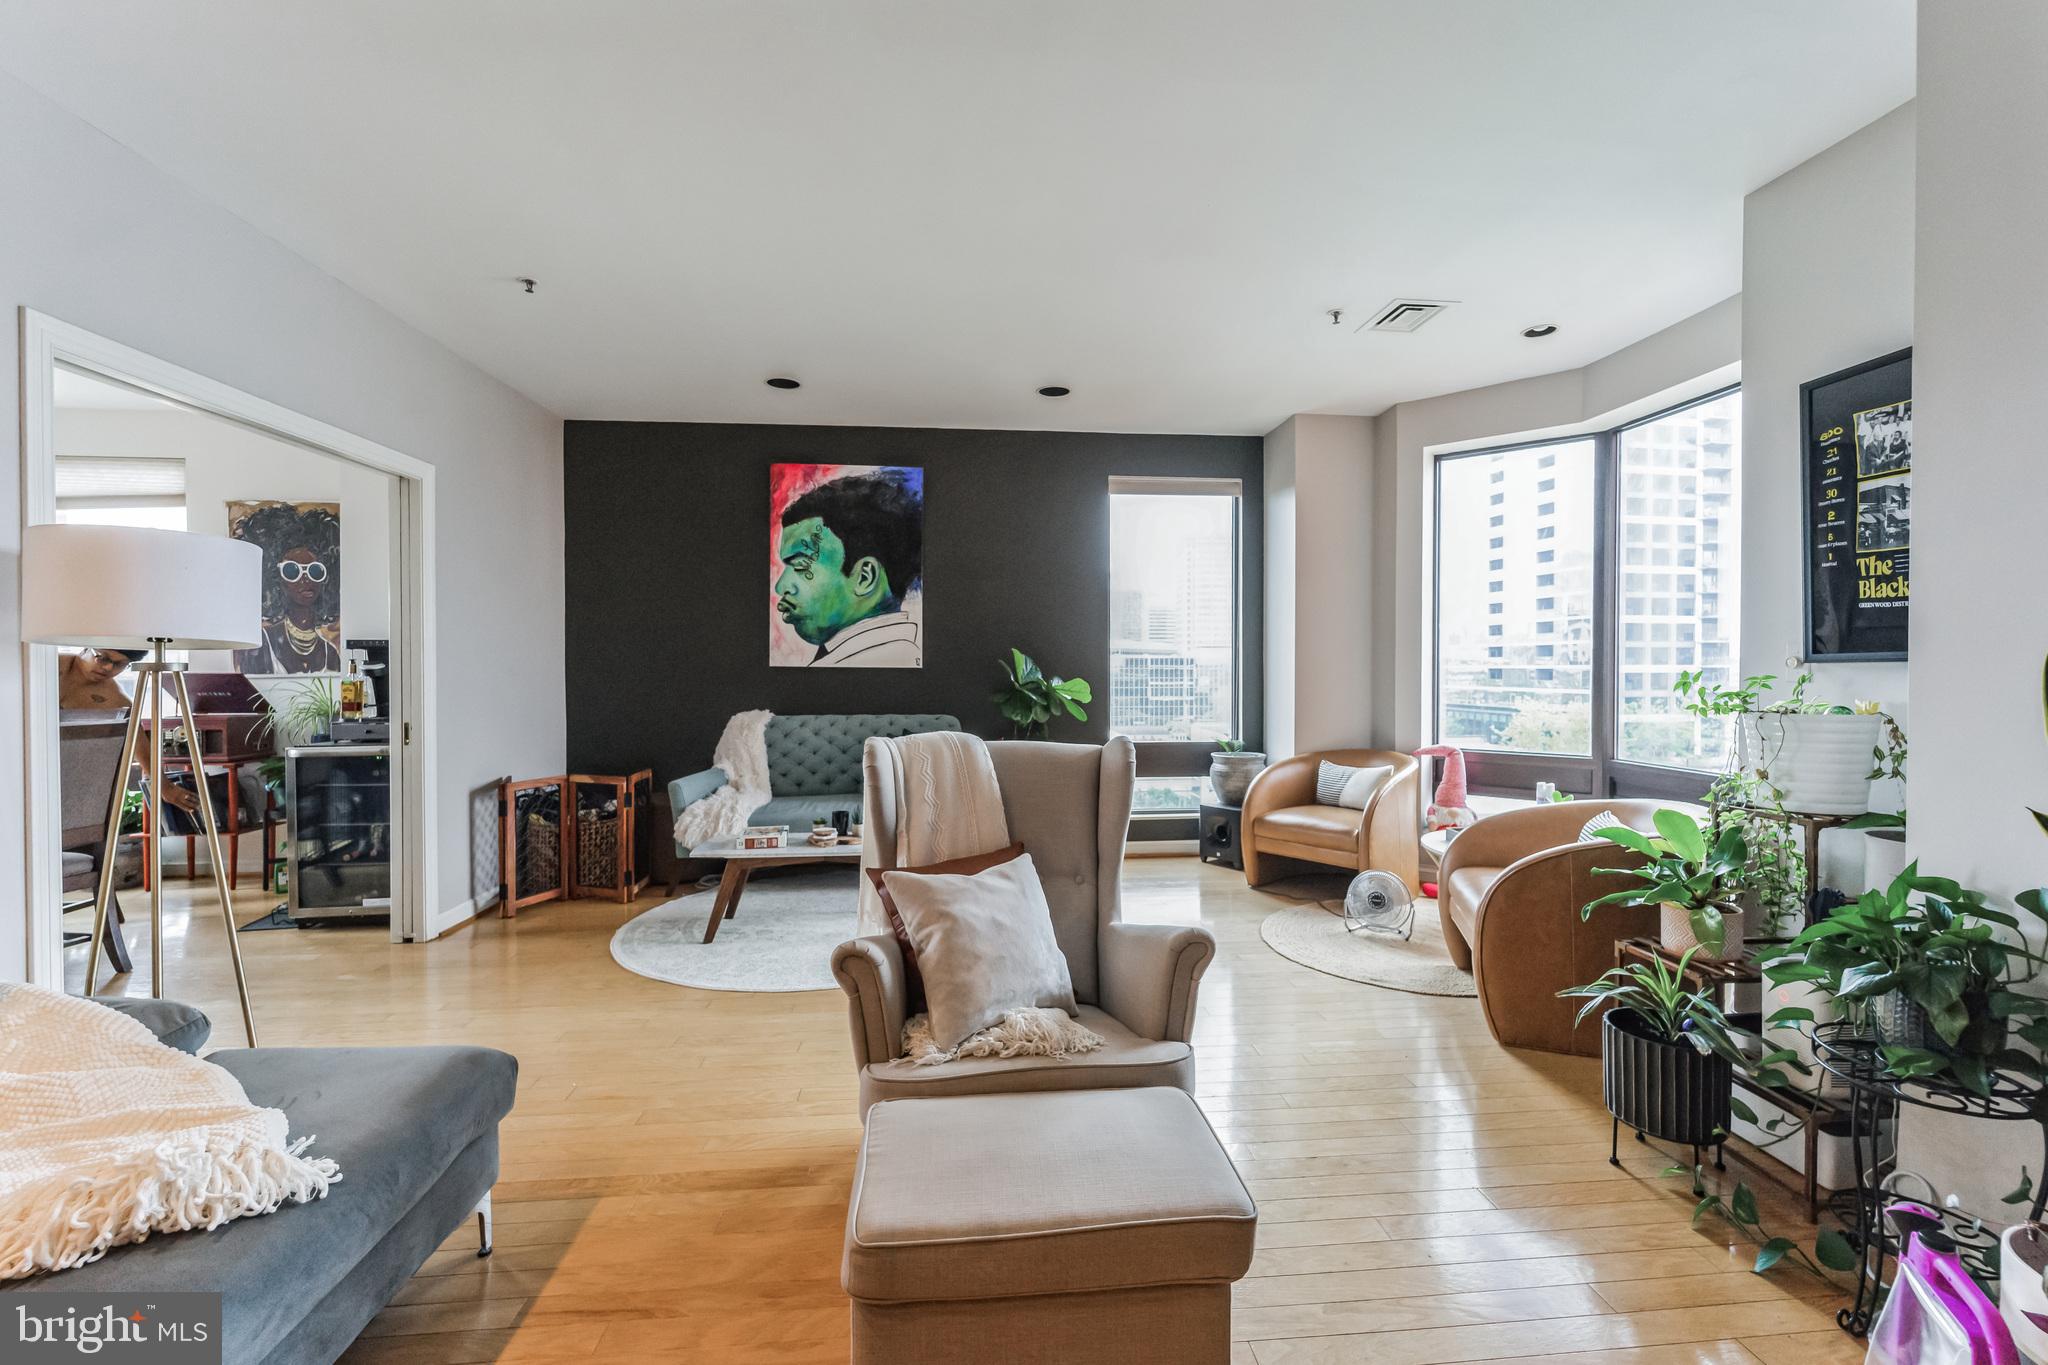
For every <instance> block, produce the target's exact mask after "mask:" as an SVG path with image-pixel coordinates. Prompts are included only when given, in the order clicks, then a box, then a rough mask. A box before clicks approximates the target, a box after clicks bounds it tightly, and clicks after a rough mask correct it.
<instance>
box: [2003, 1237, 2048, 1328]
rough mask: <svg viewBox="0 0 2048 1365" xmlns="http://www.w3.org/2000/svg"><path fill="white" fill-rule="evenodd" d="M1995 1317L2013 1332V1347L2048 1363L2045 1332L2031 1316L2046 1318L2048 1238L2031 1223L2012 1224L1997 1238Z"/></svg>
mask: <svg viewBox="0 0 2048 1365" xmlns="http://www.w3.org/2000/svg"><path fill="white" fill-rule="evenodd" d="M1998 1245H1999V1257H1998V1264H1999V1278H1998V1315H1999V1316H2000V1317H2001V1318H2003V1319H2005V1325H2006V1326H2007V1327H2009V1328H2011V1329H2012V1340H2013V1344H2014V1345H2015V1346H2017V1347H2019V1348H2020V1351H2021V1353H2022V1354H2023V1355H2025V1356H2026V1358H2027V1359H2028V1360H2039V1361H2048V1332H2043V1331H2042V1330H2041V1329H2040V1328H2039V1327H2036V1326H2035V1325H2034V1319H2033V1317H2032V1316H2030V1315H2034V1314H2039V1315H2043V1316H2048V1292H2044V1287H2043V1283H2042V1276H2043V1273H2044V1271H2048V1235H2044V1232H2043V1229H2042V1228H2041V1227H2040V1226H2039V1225H2037V1224H2034V1223H2014V1224H2013V1225H2012V1226H2011V1227H2009V1228H2007V1229H2006V1230H2005V1234H2004V1235H2003V1236H2002V1237H2000V1238H1999V1239H1998Z"/></svg>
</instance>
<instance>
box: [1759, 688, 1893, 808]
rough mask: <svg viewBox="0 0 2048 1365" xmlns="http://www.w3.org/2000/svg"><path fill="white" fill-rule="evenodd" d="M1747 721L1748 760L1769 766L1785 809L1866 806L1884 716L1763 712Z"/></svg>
mask: <svg viewBox="0 0 2048 1365" xmlns="http://www.w3.org/2000/svg"><path fill="white" fill-rule="evenodd" d="M1748 724H1749V727H1750V729H1751V732H1752V741H1751V746H1752V747H1751V750H1750V762H1751V763H1752V764H1754V765H1758V766H1761V767H1763V768H1765V769H1767V770H1769V772H1770V775H1771V783H1772V785H1774V786H1776V787H1777V788H1778V790H1779V791H1781V792H1783V793H1784V797H1783V802H1784V806H1785V809H1786V810H1792V811H1800V812H1802V813H1804V814H1807V815H1861V814H1862V813H1863V812H1864V811H1866V810H1868V809H1869V808H1870V767H1871V763H1872V762H1873V760H1872V758H1871V753H1870V751H1871V750H1872V749H1875V748H1877V747H1878V745H1879V743H1880V741H1881V740H1882V737H1883V733H1884V718H1883V717H1882V716H1836V715H1824V714H1811V715H1808V714H1795V715H1779V714H1776V713H1773V712H1762V713H1759V714H1756V715H1752V716H1750V717H1749V718H1748Z"/></svg>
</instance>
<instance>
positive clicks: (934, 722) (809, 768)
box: [767, 715, 960, 796]
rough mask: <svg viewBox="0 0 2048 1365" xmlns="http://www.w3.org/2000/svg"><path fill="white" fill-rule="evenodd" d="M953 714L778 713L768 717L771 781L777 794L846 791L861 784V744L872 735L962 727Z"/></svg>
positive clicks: (795, 794)
mask: <svg viewBox="0 0 2048 1365" xmlns="http://www.w3.org/2000/svg"><path fill="white" fill-rule="evenodd" d="M959 728H960V722H959V721H958V720H957V719H955V718H954V717H952V716H895V715H882V716H776V717H775V718H774V719H772V720H770V721H769V722H768V734H767V740H768V781H769V791H770V793H771V794H772V795H775V796H844V795H846V794H848V793H850V792H858V791H859V790H860V789H861V777H860V754H861V747H862V746H863V745H865V744H866V743H867V742H868V738H869V736H871V735H887V736H889V737H891V738H894V737H896V736H898V735H921V734H924V733H925V732H927V731H929V730H957V729H959Z"/></svg>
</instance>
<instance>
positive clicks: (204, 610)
mask: <svg viewBox="0 0 2048 1365" xmlns="http://www.w3.org/2000/svg"><path fill="white" fill-rule="evenodd" d="M262 634H263V551H262V549H261V548H259V547H258V546H255V545H251V544H249V543H248V542H247V541H241V540H228V539H226V538H225V537H223V536H202V535H194V534H192V533H190V532H187V531H159V530H155V529H153V528H150V527H143V526H57V525H49V526H30V527H28V528H27V529H26V530H24V531H23V533H22V544H21V638H22V639H24V640H26V641H28V642H29V643H30V644H39V645H86V646H93V647H98V648H103V649H122V650H126V651H129V652H136V651H139V650H140V649H141V647H142V646H144V645H146V644H148V643H149V642H150V641H152V640H162V641H163V642H164V644H165V647H166V648H168V649H249V648H253V647H254V646H255V645H256V644H257V642H258V641H259V640H261V638H262Z"/></svg>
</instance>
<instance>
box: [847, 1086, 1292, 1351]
mask: <svg viewBox="0 0 2048 1365" xmlns="http://www.w3.org/2000/svg"><path fill="white" fill-rule="evenodd" d="M1257 1226H1258V1209H1257V1207H1256V1206H1255V1205H1254V1204H1253V1203H1252V1197H1251V1195H1250V1194H1248V1193H1247V1192H1246V1191H1245V1187H1244V1182H1243V1181H1242V1180H1240V1179H1239V1178H1238V1175H1237V1169H1236V1168H1235V1167H1234V1166H1232V1165H1231V1164H1230V1157H1229V1156H1228V1155H1227V1154H1226V1153H1225V1152H1224V1150H1223V1146H1222V1144H1221V1143H1219V1142H1218V1141H1217V1140H1216V1134H1215V1133H1214V1132H1213V1131H1211V1130H1210V1128H1209V1122H1208V1120H1207V1119H1205V1118H1203V1117H1202V1111H1201V1110H1200V1109H1199V1108H1197V1107H1196V1105H1195V1102H1194V1100H1193V1099H1191V1098H1189V1096H1188V1095H1187V1093H1186V1092H1185V1091H1182V1090H1176V1089H1168V1088H1156V1089H1146V1090H1072V1091H1047V1092H1042V1093H1036V1094H1010V1095H963V1096H959V1097H955V1098H946V1099H929V1100H885V1101H883V1102H882V1103H880V1104H877V1105H875V1106H874V1107H873V1108H872V1109H870V1110H869V1111H868V1118H867V1135H866V1137H865V1139H864V1140H863V1141H862V1143H861V1153H860V1166H859V1169H858V1170H857V1171H856V1172H855V1174H854V1181H853V1206H852V1208H851V1209H849V1210H848V1212H847V1218H846V1259H845V1262H844V1264H843V1266H842V1268H841V1277H842V1282H843V1283H844V1284H845V1286H846V1292H847V1294H848V1295H850V1296H851V1297H852V1299H853V1365H901V1363H902V1362H905V1361H915V1362H918V1365H947V1363H948V1362H961V1363H962V1365H966V1363H968V1362H972V1363H973V1365H985V1362H991V1361H1002V1362H1004V1365H1041V1363H1042V1365H1055V1363H1057V1365H1073V1362H1076V1361H1098V1360H1099V1361H1115V1362H1118V1363H1119V1365H1147V1362H1155V1361H1156V1362H1161V1363H1162V1365H1168V1363H1170V1365H1204V1362H1214V1363H1215V1365H1227V1362H1228V1361H1229V1359H1230V1286H1231V1285H1232V1283H1234V1282H1235V1281H1236V1280H1237V1279H1238V1278H1239V1277H1241V1276H1242V1275H1243V1274H1244V1272H1245V1270H1246V1269H1247V1268H1248V1267H1249V1266H1250V1265H1251V1260H1252V1237H1253V1233H1254V1232H1255V1231H1256V1229H1257Z"/></svg>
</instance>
